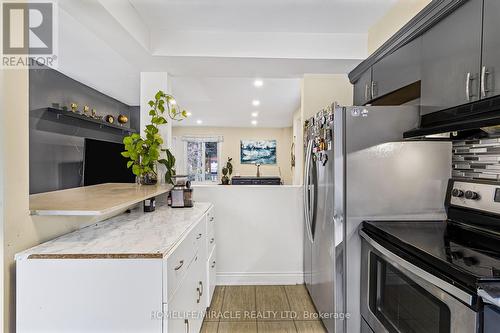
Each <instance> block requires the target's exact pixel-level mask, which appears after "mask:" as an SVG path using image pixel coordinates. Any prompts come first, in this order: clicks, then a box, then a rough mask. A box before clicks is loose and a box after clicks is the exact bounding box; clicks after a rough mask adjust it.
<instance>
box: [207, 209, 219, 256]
mask: <svg viewBox="0 0 500 333" xmlns="http://www.w3.org/2000/svg"><path fill="white" fill-rule="evenodd" d="M216 220H217V219H216V217H215V211H214V209H213V208H212V209H210V210H209V211H208V213H207V250H206V251H207V254H210V253H212V251H213V249H214V247H215V243H216V238H215V223H216Z"/></svg>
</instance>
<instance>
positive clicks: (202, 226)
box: [192, 218, 208, 250]
mask: <svg viewBox="0 0 500 333" xmlns="http://www.w3.org/2000/svg"><path fill="white" fill-rule="evenodd" d="M192 233H193V241H194V242H193V246H194V248H195V249H200V250H201V249H204V244H205V243H206V241H207V237H208V236H207V226H206V221H205V218H202V219H201V220H200V221H199V222H198V225H197V226H196V227H195V228H194V229H193V231H192Z"/></svg>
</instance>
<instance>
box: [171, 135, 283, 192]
mask: <svg viewBox="0 0 500 333" xmlns="http://www.w3.org/2000/svg"><path fill="white" fill-rule="evenodd" d="M172 135H173V136H174V137H177V138H181V137H182V136H185V135H186V136H190V135H194V136H204V135H206V136H214V135H218V136H219V135H220V136H223V137H224V142H223V143H222V155H221V157H222V163H223V164H224V163H225V162H226V161H227V158H228V157H232V158H233V167H234V171H233V176H234V175H237V174H240V175H242V176H244V175H251V176H253V175H255V174H256V170H257V169H256V167H255V166H254V165H244V164H240V141H241V140H242V139H243V140H244V139H271V140H274V139H275V140H277V153H276V154H277V163H278V164H277V165H263V166H261V168H260V170H261V173H262V175H264V176H277V175H279V174H280V171H279V169H281V177H282V179H283V181H284V182H285V184H291V183H292V170H291V166H290V161H291V158H290V147H291V144H292V128H291V127H287V128H246V127H174V128H173V130H172ZM178 142H179V139H178ZM177 146H178V147H179V144H178V145H177ZM175 152H176V158H177V159H181V158H183V157H182V155H183V154H184V152H183V151H182V149H179V148H177V149H176V150H175Z"/></svg>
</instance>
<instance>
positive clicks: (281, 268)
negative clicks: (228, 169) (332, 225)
mask: <svg viewBox="0 0 500 333" xmlns="http://www.w3.org/2000/svg"><path fill="white" fill-rule="evenodd" d="M193 197H194V199H195V200H198V201H210V202H212V203H213V204H214V205H215V207H217V224H216V225H215V228H216V230H215V233H216V235H217V237H218V239H217V255H218V258H217V260H218V261H217V262H218V264H217V284H219V285H242V284H243V285H256V284H257V285H266V284H267V285H269V284H273V285H281V284H301V283H303V282H304V273H303V240H304V239H303V238H304V221H303V216H304V211H303V202H302V200H303V187H302V186H295V185H281V186H275V185H248V186H247V185H240V186H233V185H194V190H193Z"/></svg>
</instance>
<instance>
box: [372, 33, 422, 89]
mask: <svg viewBox="0 0 500 333" xmlns="http://www.w3.org/2000/svg"><path fill="white" fill-rule="evenodd" d="M421 63H422V38H421V37H419V38H417V39H415V40H413V41H411V42H410V43H408V44H406V45H405V46H403V47H402V48H400V49H398V50H396V51H395V52H393V53H391V54H390V55H388V56H387V57H385V58H383V59H382V60H380V61H379V62H377V63H376V64H375V65H373V84H374V89H373V96H372V98H374V99H375V98H378V97H381V96H384V95H387V94H389V93H391V92H394V91H396V90H398V89H400V88H403V87H406V86H407V85H409V84H412V83H414V82H417V81H419V80H420V78H421V72H420V69H421Z"/></svg>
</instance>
